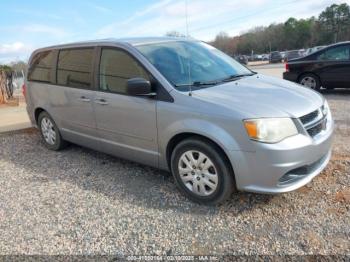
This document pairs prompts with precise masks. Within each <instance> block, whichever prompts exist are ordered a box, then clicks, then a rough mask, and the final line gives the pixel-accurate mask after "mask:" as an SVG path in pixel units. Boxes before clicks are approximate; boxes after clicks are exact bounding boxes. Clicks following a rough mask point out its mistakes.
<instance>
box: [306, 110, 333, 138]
mask: <svg viewBox="0 0 350 262" xmlns="http://www.w3.org/2000/svg"><path fill="white" fill-rule="evenodd" d="M299 119H300V122H301V123H302V124H303V126H304V128H305V129H306V131H307V132H308V134H309V135H310V136H311V137H315V136H316V135H318V134H319V133H320V132H321V131H322V130H323V129H325V127H326V123H327V117H326V115H324V114H323V111H322V108H320V109H317V110H315V111H313V112H311V113H309V114H307V115H304V116H302V117H300V118H299Z"/></svg>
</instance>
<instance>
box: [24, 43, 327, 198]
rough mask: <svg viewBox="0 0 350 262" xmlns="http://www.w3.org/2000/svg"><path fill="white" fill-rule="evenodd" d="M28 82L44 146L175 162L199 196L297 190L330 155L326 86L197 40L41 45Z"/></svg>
mask: <svg viewBox="0 0 350 262" xmlns="http://www.w3.org/2000/svg"><path fill="white" fill-rule="evenodd" d="M25 90H26V92H25V93H26V102H27V110H28V114H29V117H30V119H31V121H32V123H33V124H34V125H36V126H37V127H38V128H39V130H40V132H41V135H42V138H43V141H44V144H45V145H46V147H47V148H49V149H51V150H60V149H62V148H63V147H64V146H65V145H66V143H67V141H69V142H72V143H76V144H79V145H82V146H86V147H90V148H93V149H96V150H100V151H103V152H105V153H108V154H112V155H115V156H117V157H121V158H125V159H129V160H132V161H135V162H139V163H143V164H146V165H150V166H153V167H156V168H160V169H164V170H169V171H171V172H172V174H173V176H174V179H175V181H176V183H177V185H178V187H179V189H180V190H181V191H182V192H183V193H184V194H185V195H186V196H188V197H189V198H190V199H193V200H195V201H198V202H200V203H207V204H214V203H218V202H221V201H223V200H224V199H227V198H228V197H229V196H230V195H231V192H232V191H234V190H236V189H237V190H242V191H250V192H260V193H274V194H275V193H282V192H288V191H291V190H295V189H297V188H299V187H301V186H303V185H305V184H307V183H308V182H310V181H311V179H313V178H314V177H315V176H316V175H318V174H319V173H320V172H321V171H322V170H323V169H324V168H325V166H326V165H327V163H328V161H329V159H330V156H331V141H332V133H333V121H332V117H331V113H330V111H329V107H328V105H327V102H326V100H325V99H324V98H323V97H322V96H321V95H320V94H318V93H316V92H314V91H312V90H309V89H305V88H303V87H301V86H299V85H296V84H294V83H291V82H289V81H284V80H280V79H277V78H271V77H266V76H263V75H257V74H256V73H254V72H252V71H250V70H249V69H248V68H246V67H244V66H242V65H241V64H239V63H238V62H237V61H235V60H234V59H232V58H231V57H229V56H227V55H226V54H224V53H222V52H221V51H219V50H217V49H215V48H214V47H212V46H209V45H207V44H205V43H203V42H200V41H196V40H192V39H191V40H188V39H182V38H176V39H174V38H137V39H124V40H103V41H92V42H83V43H76V44H67V45H58V46H53V47H47V48H43V49H39V50H36V51H35V52H34V53H33V54H32V55H31V57H30V60H29V72H28V76H27V80H26V88H25ZM136 179H137V178H136Z"/></svg>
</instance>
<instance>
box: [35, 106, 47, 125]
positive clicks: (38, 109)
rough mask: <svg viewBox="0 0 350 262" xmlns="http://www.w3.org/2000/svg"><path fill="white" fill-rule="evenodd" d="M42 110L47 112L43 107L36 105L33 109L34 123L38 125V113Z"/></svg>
mask: <svg viewBox="0 0 350 262" xmlns="http://www.w3.org/2000/svg"><path fill="white" fill-rule="evenodd" d="M42 112H46V113H48V112H47V111H46V110H45V109H44V108H43V107H37V108H35V110H34V119H35V123H36V124H37V125H38V124H39V123H38V121H39V115H40V114H41V113H42Z"/></svg>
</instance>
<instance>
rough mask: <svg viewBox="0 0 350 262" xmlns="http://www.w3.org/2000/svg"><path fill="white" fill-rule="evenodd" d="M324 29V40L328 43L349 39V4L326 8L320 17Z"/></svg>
mask: <svg viewBox="0 0 350 262" xmlns="http://www.w3.org/2000/svg"><path fill="white" fill-rule="evenodd" d="M319 22H320V24H321V28H322V29H323V31H324V32H323V38H324V40H326V41H327V40H328V41H334V42H337V41H342V40H348V39H349V27H350V7H349V5H347V4H345V3H344V4H340V5H337V4H333V5H331V6H329V7H327V8H326V10H325V11H323V12H322V13H321V14H320V16H319Z"/></svg>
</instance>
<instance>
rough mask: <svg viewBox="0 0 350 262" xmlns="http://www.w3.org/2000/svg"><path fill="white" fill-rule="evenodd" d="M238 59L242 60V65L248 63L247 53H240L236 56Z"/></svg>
mask: <svg viewBox="0 0 350 262" xmlns="http://www.w3.org/2000/svg"><path fill="white" fill-rule="evenodd" d="M234 58H235V59H236V61H238V62H240V63H241V64H242V65H247V64H248V57H247V56H245V55H238V56H235V57H234Z"/></svg>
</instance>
